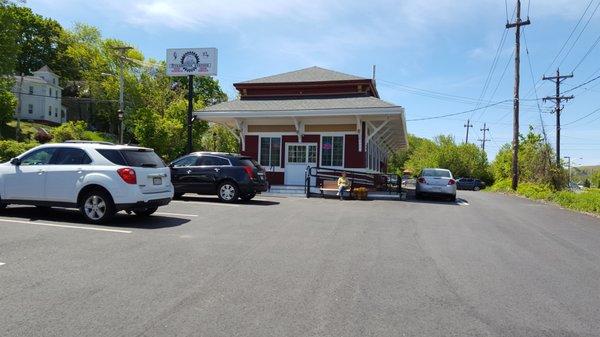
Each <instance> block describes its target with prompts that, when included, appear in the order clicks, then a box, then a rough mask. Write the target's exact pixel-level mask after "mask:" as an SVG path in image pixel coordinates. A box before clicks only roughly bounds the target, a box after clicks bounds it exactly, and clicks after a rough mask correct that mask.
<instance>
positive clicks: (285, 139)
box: [281, 136, 298, 167]
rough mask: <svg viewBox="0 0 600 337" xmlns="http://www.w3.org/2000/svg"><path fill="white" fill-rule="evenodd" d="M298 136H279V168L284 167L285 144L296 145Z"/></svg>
mask: <svg viewBox="0 0 600 337" xmlns="http://www.w3.org/2000/svg"><path fill="white" fill-rule="evenodd" d="M297 142H298V136H281V167H285V156H286V153H285V143H297Z"/></svg>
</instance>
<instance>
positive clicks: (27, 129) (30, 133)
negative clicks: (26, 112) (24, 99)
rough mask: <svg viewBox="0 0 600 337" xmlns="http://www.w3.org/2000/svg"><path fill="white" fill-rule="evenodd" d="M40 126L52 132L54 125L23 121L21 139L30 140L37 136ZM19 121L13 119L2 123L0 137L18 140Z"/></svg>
mask: <svg viewBox="0 0 600 337" xmlns="http://www.w3.org/2000/svg"><path fill="white" fill-rule="evenodd" d="M38 128H43V129H45V130H46V131H48V132H50V131H51V130H52V129H53V128H54V126H48V125H46V124H40V123H35V122H26V121H21V136H20V138H19V140H20V141H30V140H33V137H35V135H36V133H37V130H38ZM16 130H17V121H11V122H8V123H6V124H2V125H0V136H1V137H0V138H2V139H5V140H6V139H9V140H16V137H15V136H16Z"/></svg>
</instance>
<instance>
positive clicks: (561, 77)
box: [542, 69, 575, 172]
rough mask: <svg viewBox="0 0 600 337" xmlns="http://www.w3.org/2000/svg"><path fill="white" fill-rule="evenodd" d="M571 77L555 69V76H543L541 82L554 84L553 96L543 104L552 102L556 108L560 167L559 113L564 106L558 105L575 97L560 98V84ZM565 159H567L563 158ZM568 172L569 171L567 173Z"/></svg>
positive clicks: (557, 163)
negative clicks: (554, 91) (554, 92)
mask: <svg viewBox="0 0 600 337" xmlns="http://www.w3.org/2000/svg"><path fill="white" fill-rule="evenodd" d="M571 77H573V74H570V75H561V74H560V69H556V76H549V77H546V76H543V77H542V80H544V81H552V82H554V83H555V84H556V94H555V95H554V96H548V97H544V102H546V101H554V102H555V103H556V106H555V107H554V113H555V114H556V165H557V166H559V167H560V113H561V111H562V109H563V108H564V106H561V105H560V103H561V102H562V101H568V100H570V99H573V98H575V96H573V95H571V96H561V95H560V83H561V82H562V81H564V80H565V79H567V78H571ZM565 158H567V157H565ZM569 172H570V171H569Z"/></svg>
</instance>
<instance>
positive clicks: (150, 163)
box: [121, 149, 165, 167]
mask: <svg viewBox="0 0 600 337" xmlns="http://www.w3.org/2000/svg"><path fill="white" fill-rule="evenodd" d="M121 154H122V155H123V157H125V160H126V161H127V163H128V165H129V166H134V167H165V163H164V162H163V161H162V159H160V157H159V156H158V155H157V154H156V153H154V151H149V150H143V149H140V150H122V151H121Z"/></svg>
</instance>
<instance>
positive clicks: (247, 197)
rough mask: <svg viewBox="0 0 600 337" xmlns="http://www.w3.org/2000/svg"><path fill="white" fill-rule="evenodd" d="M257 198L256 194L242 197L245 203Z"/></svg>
mask: <svg viewBox="0 0 600 337" xmlns="http://www.w3.org/2000/svg"><path fill="white" fill-rule="evenodd" d="M255 196H256V193H250V194H244V195H242V196H241V197H240V199H242V200H243V201H250V200H252V199H253V198H254V197H255Z"/></svg>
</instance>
